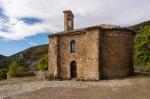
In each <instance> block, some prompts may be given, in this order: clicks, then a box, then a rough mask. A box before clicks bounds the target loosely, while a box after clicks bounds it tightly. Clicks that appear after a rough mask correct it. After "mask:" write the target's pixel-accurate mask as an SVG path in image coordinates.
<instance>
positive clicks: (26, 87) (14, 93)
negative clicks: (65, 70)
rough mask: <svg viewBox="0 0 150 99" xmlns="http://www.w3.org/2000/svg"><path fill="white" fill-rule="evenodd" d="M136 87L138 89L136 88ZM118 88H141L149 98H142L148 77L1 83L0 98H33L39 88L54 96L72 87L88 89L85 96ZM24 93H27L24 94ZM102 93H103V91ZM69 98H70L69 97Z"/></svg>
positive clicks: (148, 89) (148, 87)
mask: <svg viewBox="0 0 150 99" xmlns="http://www.w3.org/2000/svg"><path fill="white" fill-rule="evenodd" d="M128 87H129V88H128ZM138 87H139V88H140V89H137V88H138ZM92 88H93V89H92ZM120 88H121V90H122V89H124V88H125V89H124V90H127V91H128V90H129V92H132V91H135V90H141V91H140V92H139V93H143V94H145V92H146V95H147V96H146V97H149V98H143V99H150V78H149V77H134V78H126V79H120V80H102V81H97V82H94V81H91V82H87V81H85V82H83V81H75V80H71V81H27V82H18V83H15V84H6V85H1V86H0V99H5V98H13V97H14V98H15V99H33V98H37V97H35V96H36V95H35V94H37V93H38V91H39V90H41V91H39V93H42V92H43V94H46V93H44V90H45V91H46V90H47V91H46V92H48V91H50V92H51V94H52V93H53V94H54V96H55V94H56V91H62V92H63V91H64V90H66V92H67V93H68V92H72V91H70V90H73V89H74V90H78V91H79V90H80V91H81V92H79V93H82V90H85V91H83V92H86V91H87V90H89V91H88V92H87V96H88V94H89V92H90V91H91V90H95V93H94V94H95V95H96V93H97V95H98V94H99V92H98V91H102V92H103V91H107V90H108V92H109V91H112V92H117V93H118V91H119V90H120ZM126 88H127V89H126ZM131 88H132V89H131ZM143 88H144V89H143ZM67 90H68V91H67ZM36 91H37V93H35V94H34V92H36ZM53 91H54V92H53ZM32 92H33V94H32ZM39 93H38V94H39ZM79 93H78V94H79ZM110 93H111V92H110ZM147 93H148V94H147ZM26 94H29V95H26ZM38 94H37V96H38ZM48 94H50V93H47V94H46V95H48ZM135 94H137V93H135ZM22 95H23V97H26V96H29V97H30V95H31V96H32V98H29V97H26V98H23V97H22ZM46 95H45V96H46ZM62 95H64V94H62ZM70 95H71V93H70ZM103 95H104V93H103ZM51 96H52V95H51ZM57 96H60V97H61V94H60V95H59V94H57ZM77 96H82V95H77ZM47 97H48V96H47ZM60 97H59V98H60ZM141 97H142V96H141ZM41 98H42V95H41V97H40V96H39V99H41ZM59 98H56V97H55V98H54V99H59ZM77 98H79V97H77ZM43 99H47V98H46V97H45V98H43ZM62 99H65V98H62ZM69 99H71V98H69ZM72 99H73V98H72ZM75 99H76V98H75ZM80 99H81V98H80ZM83 99H85V98H83ZM95 99H96V98H95ZM104 99H105V98H104ZM106 99H112V98H106ZM116 99H117V98H116ZM118 99H119V98H118ZM129 99H130V98H129ZM131 99H132V98H131ZM137 99H140V98H137Z"/></svg>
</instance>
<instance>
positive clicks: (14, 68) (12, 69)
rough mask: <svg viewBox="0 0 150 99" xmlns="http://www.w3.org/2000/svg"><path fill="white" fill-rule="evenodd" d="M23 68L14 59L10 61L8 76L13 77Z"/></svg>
mask: <svg viewBox="0 0 150 99" xmlns="http://www.w3.org/2000/svg"><path fill="white" fill-rule="evenodd" d="M22 71H23V68H22V67H21V66H19V65H18V63H17V62H16V61H12V62H11V64H10V65H9V69H8V76H9V77H14V76H15V75H16V74H17V73H19V72H22Z"/></svg>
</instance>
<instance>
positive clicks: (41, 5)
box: [0, 0, 150, 56]
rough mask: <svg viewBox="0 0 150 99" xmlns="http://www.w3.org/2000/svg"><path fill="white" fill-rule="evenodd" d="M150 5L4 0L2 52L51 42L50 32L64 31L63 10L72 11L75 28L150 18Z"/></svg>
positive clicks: (132, 0)
mask: <svg viewBox="0 0 150 99" xmlns="http://www.w3.org/2000/svg"><path fill="white" fill-rule="evenodd" d="M149 4H150V0H0V54H2V55H6V56H9V55H13V54H15V53H17V52H19V51H22V50H24V49H26V48H29V47H31V46H36V45H41V44H47V43H48V37H47V35H49V34H51V33H56V32H59V31H63V25H64V23H63V13H62V11H63V10H72V12H73V13H74V15H75V21H74V26H75V28H82V27H85V26H86V27H87V26H92V25H99V24H114V25H119V26H123V27H124V26H130V25H134V24H137V23H140V22H143V21H147V20H150V14H149V11H150V6H149ZM56 5H57V6H56ZM62 46H63V45H62Z"/></svg>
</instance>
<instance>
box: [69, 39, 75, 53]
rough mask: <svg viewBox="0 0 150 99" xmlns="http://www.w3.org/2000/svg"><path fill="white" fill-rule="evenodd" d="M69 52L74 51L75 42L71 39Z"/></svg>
mask: <svg viewBox="0 0 150 99" xmlns="http://www.w3.org/2000/svg"><path fill="white" fill-rule="evenodd" d="M70 52H71V53H75V52H76V42H75V41H74V40H73V41H71V43H70Z"/></svg>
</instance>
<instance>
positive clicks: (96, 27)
mask: <svg viewBox="0 0 150 99" xmlns="http://www.w3.org/2000/svg"><path fill="white" fill-rule="evenodd" d="M93 29H103V30H126V31H131V32H133V33H134V34H136V32H135V31H134V30H132V29H129V28H126V27H120V26H116V25H111V24H101V25H95V26H90V27H85V28H80V29H74V30H70V31H62V32H57V33H54V34H50V35H49V37H50V36H57V35H61V34H62V35H67V34H70V33H71V34H76V33H79V32H80V33H81V32H85V31H88V30H93Z"/></svg>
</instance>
